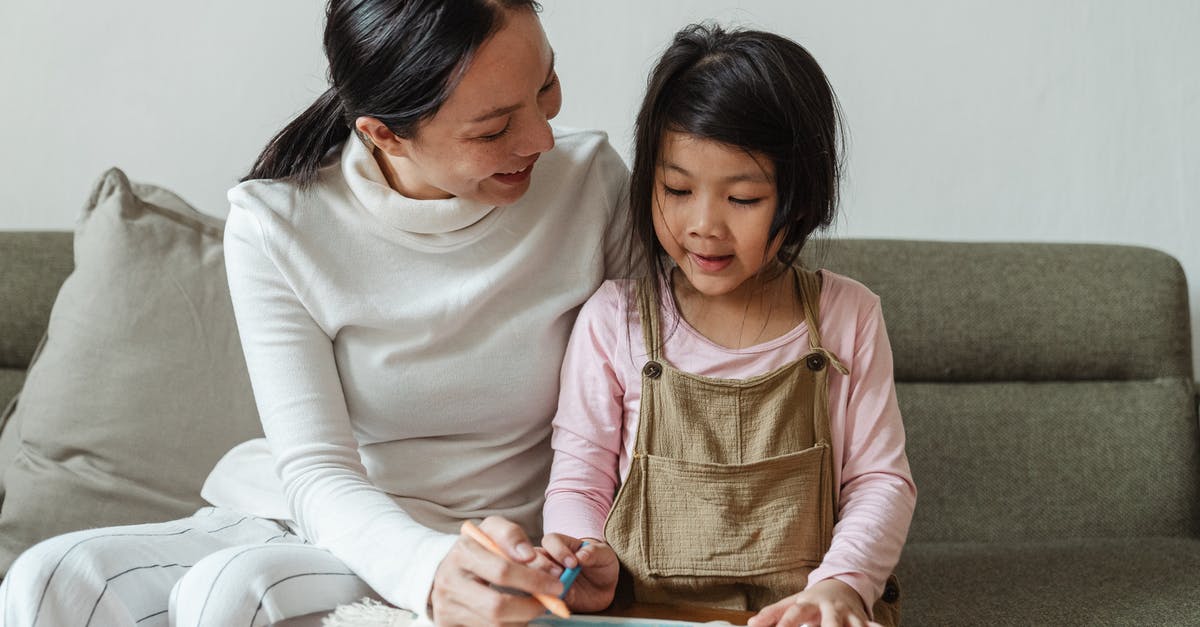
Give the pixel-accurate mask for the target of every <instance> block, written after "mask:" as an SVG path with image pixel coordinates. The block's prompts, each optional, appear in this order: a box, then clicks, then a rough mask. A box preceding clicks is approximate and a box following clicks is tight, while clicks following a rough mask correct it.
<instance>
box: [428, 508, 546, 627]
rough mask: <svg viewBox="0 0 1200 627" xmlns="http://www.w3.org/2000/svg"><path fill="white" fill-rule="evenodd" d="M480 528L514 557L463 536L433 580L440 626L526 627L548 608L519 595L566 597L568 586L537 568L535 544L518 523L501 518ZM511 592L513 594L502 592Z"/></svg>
mask: <svg viewBox="0 0 1200 627" xmlns="http://www.w3.org/2000/svg"><path fill="white" fill-rule="evenodd" d="M479 528H480V529H481V530H482V531H483V532H484V533H486V534H487V535H488V537H490V538H491V539H492V540H493V541H495V542H496V544H498V545H499V546H500V548H502V549H504V551H505V552H506V553H507V554H508V557H509V559H504V558H503V557H500V556H499V555H496V554H495V553H492V552H491V551H489V550H487V549H486V548H484V547H483V546H481V545H480V544H479V543H478V542H475V541H474V540H472V539H471V538H468V537H466V536H460V537H459V539H458V542H456V543H455V544H454V547H453V548H452V549H450V552H449V553H448V554H446V558H445V559H443V560H442V563H441V564H440V565H439V566H438V569H437V572H436V573H435V574H434V576H433V590H432V591H431V592H430V594H429V605H430V608H431V618H432V619H433V621H434V623H436V624H437V625H504V624H519V625H524V624H525V623H528V622H529V621H531V620H533V619H534V618H537V617H538V616H541V615H542V614H544V613H545V612H546V608H545V607H544V606H543V605H542V604H541V603H539V602H538V601H537V600H536V599H534V598H533V597H529V596H524V595H518V594H513V593H512V592H511V591H518V592H527V593H532V592H540V593H543V594H549V595H551V596H556V597H557V596H558V595H560V594H562V584H561V583H559V581H558V578H557V577H556V576H554V575H552V574H551V573H549V572H546V571H543V570H538V569H536V568H533V567H532V566H531V565H530V563H531V562H533V561H534V559H535V557H536V555H535V554H534V550H533V543H531V542H530V541H529V537H528V536H526V535H525V532H524V531H522V530H521V528H520V527H519V526H517V525H516V524H514V523H512V522H510V521H508V520H505V519H503V518H499V517H496V516H492V517H489V518H487V519H485V520H484V521H483V522H482V523H480V525H479ZM494 586H499V587H503V588H507V589H508V590H510V592H503V591H501V590H497V589H496V588H495V587H494Z"/></svg>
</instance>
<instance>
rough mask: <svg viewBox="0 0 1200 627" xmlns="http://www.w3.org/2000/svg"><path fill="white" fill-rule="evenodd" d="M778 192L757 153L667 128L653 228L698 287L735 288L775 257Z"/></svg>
mask: <svg viewBox="0 0 1200 627" xmlns="http://www.w3.org/2000/svg"><path fill="white" fill-rule="evenodd" d="M777 203H778V195H777V193H776V191H775V166H774V164H772V163H771V160H770V159H768V158H766V157H765V156H763V155H760V154H755V153H747V152H746V151H745V150H743V149H741V148H737V147H735V146H729V145H727V144H722V143H718V142H715V141H712V140H707V139H701V138H698V137H695V136H693V135H687V134H684V133H676V132H672V131H667V133H666V134H665V135H664V136H663V141H662V145H661V148H660V153H659V161H658V167H657V170H656V172H655V176H654V204H653V206H654V232H655V234H656V235H657V236H658V241H659V242H660V243H661V244H662V246H663V248H664V249H665V250H666V252H667V254H668V255H670V256H671V258H672V259H674V260H675V263H676V264H677V265H678V266H679V268H680V269H681V270H682V271H683V274H684V276H686V277H687V280H688V282H689V283H691V285H692V287H694V288H695V289H696V291H698V292H700V293H701V294H703V295H704V296H707V297H722V296H736V295H738V294H742V293H744V291H743V290H739V288H742V287H743V285H744V284H746V281H747V279H750V278H752V277H754V276H756V275H757V274H758V272H759V271H760V270H762V269H763V267H764V266H765V265H766V264H768V263H770V262H771V260H772V259H774V258H775V253H777V252H778V251H779V246H780V244H781V242H782V237H776V238H775V241H768V239H769V238H768V234H769V231H770V228H771V220H772V218H773V217H774V216H775V206H776V204H777Z"/></svg>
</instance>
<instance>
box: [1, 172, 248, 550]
mask: <svg viewBox="0 0 1200 627" xmlns="http://www.w3.org/2000/svg"><path fill="white" fill-rule="evenodd" d="M222 224H223V223H222V221H221V220H219V219H216V218H213V217H210V216H206V215H204V214H202V213H200V212H198V211H196V210H194V209H192V208H191V207H189V206H188V205H187V203H185V202H184V201H183V200H181V199H180V198H179V197H178V196H175V195H174V194H172V193H170V192H168V191H166V190H163V189H160V188H157V187H153V186H149V185H137V184H131V183H130V182H129V180H128V179H127V178H126V177H125V175H124V174H123V173H122V172H121V171H120V170H117V169H112V170H109V171H108V172H106V173H105V174H104V176H103V177H101V179H100V182H99V183H98V184H97V185H96V188H95V190H94V192H93V193H92V196H91V199H90V201H89V202H88V204H87V206H86V207H85V209H84V212H83V215H82V216H81V218H80V220H79V223H78V225H77V227H76V230H75V270H74V272H73V273H72V274H71V275H70V276H69V277H68V278H67V280H66V282H65V283H64V284H63V286H62V289H61V290H60V291H59V293H58V298H57V300H55V302H54V308H53V310H52V312H51V314H50V323H49V327H48V329H47V332H46V338H45V343H44V345H43V346H42V348H41V350H40V352H39V354H38V355H37V358H36V360H35V362H34V363H33V364H32V365H31V366H30V368H29V374H28V378H27V379H26V380H25V384H24V386H23V387H22V389H21V393H20V397H19V401H18V402H17V404H16V407H15V412H14V415H13V416H12V417H11V418H10V419H11V420H12V421H13V424H12V426H18V427H19V441H20V443H19V447H18V449H17V451H16V455H15V457H14V458H13V461H12V463H11V465H10V466H9V467H8V468H7V470H6V471H5V472H4V475H3V483H4V491H5V497H4V501H3V504H2V507H0V572H7V570H8V566H9V565H10V564H11V563H12V561H13V560H14V559H15V558H16V556H17V555H18V554H19V553H20V552H21V551H23V550H25V549H26V548H28V547H29V546H31V545H32V544H34V543H36V542H38V541H40V540H42V539H45V538H48V537H50V536H53V535H57V534H60V533H65V532H68V531H73V530H77V529H84V528H89V527H100V526H108V525H118V524H129V523H143V522H153V521H161V520H169V519H172V518H178V517H182V516H186V515H188V514H190V513H191V512H193V511H195V510H196V509H197V508H198V507H200V506H201V505H202V504H203V501H202V500H201V499H200V486H201V485H202V484H203V482H204V479H205V477H206V476H207V474H208V472H209V470H211V469H212V467H213V465H214V464H215V463H216V462H217V460H218V459H219V458H220V457H221V456H222V455H223V454H224V453H225V452H226V451H227V450H229V449H230V448H231V447H232V446H234V445H235V444H237V443H239V442H242V441H244V440H247V439H250V438H254V437H258V436H260V435H261V427H260V425H259V422H258V414H257V412H256V410H255V407H254V399H253V396H252V394H251V391H250V381H249V378H248V376H247V374H246V365H245V361H244V359H243V357H242V351H241V344H240V342H239V340H238V334H237V327H236V325H235V322H234V318H233V309H232V306H231V305H230V302H229V290H228V287H227V285H226V281H225V263H224V255H223V251H222V246H221V235H222Z"/></svg>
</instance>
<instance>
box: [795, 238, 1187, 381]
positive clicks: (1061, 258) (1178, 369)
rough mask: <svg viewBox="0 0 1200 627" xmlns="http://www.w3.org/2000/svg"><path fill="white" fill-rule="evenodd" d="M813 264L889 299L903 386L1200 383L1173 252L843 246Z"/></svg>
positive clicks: (821, 252) (824, 250) (876, 243)
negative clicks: (922, 383) (916, 383)
mask: <svg viewBox="0 0 1200 627" xmlns="http://www.w3.org/2000/svg"><path fill="white" fill-rule="evenodd" d="M810 259H815V260H819V261H823V262H824V263H825V265H826V266H827V267H829V268H830V269H831V270H834V271H836V272H840V273H843V274H846V275H848V276H851V277H853V278H855V279H857V280H859V281H861V282H862V283H864V284H865V285H867V286H868V287H870V288H871V289H872V290H874V291H875V293H877V294H879V296H880V298H881V299H882V301H883V315H884V318H885V319H886V321H887V326H888V332H889V335H890V336H891V341H892V348H893V350H894V353H895V356H896V380H897V381H1086V380H1127V379H1156V378H1160V377H1184V378H1187V379H1191V378H1192V357H1191V347H1192V342H1191V330H1190V329H1191V320H1190V319H1189V313H1188V295H1187V281H1186V279H1185V277H1184V274H1183V268H1182V267H1180V265H1179V262H1178V261H1176V260H1175V259H1174V258H1172V257H1171V256H1169V255H1167V254H1165V253H1161V252H1158V251H1155V250H1151V249H1148V248H1140V247H1134V246H1113V245H1099V244H1054V245H1046V244H1032V243H1030V244H1017V243H1009V244H999V243H953V242H913V241H888V240H839V241H835V242H818V244H817V246H815V247H814V251H813V254H812V255H811V256H810Z"/></svg>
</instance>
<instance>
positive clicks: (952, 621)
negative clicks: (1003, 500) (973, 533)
mask: <svg viewBox="0 0 1200 627" xmlns="http://www.w3.org/2000/svg"><path fill="white" fill-rule="evenodd" d="M1196 573H1200V539H1194V538H1129V539H1078V540H1055V541H1052V542H997V543H986V544H983V543H970V542H945V543H940V542H939V543H932V542H926V543H921V544H917V545H909V546H908V547H906V548H905V550H904V557H903V558H902V559H901V560H900V568H899V570H898V571H897V575H898V577H899V578H900V588H901V607H902V608H903V610H902V611H903V616H904V617H905V619H906V620H907V623H906V624H910V625H914V626H917V627H943V626H944V627H965V626H970V625H986V626H988V627H991V626H995V625H1054V626H1056V627H1066V626H1071V625H1080V626H1084V625H1086V626H1088V627H1097V626H1104V625H1113V626H1117V625H1120V626H1121V627H1125V626H1128V625H1196V624H1197V619H1198V617H1200V594H1197V593H1196V580H1195V574H1196ZM914 591H917V592H914Z"/></svg>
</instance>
